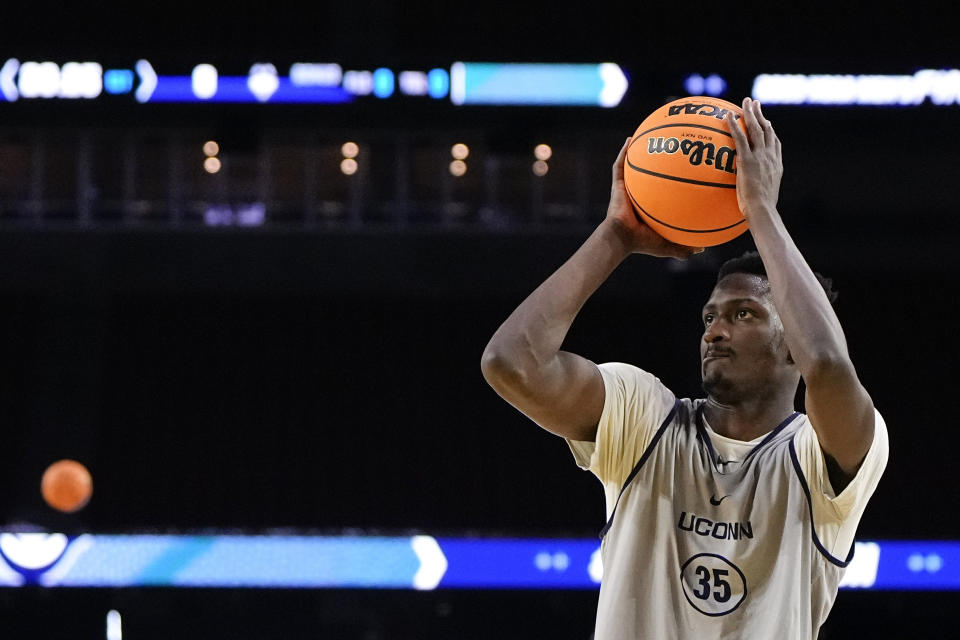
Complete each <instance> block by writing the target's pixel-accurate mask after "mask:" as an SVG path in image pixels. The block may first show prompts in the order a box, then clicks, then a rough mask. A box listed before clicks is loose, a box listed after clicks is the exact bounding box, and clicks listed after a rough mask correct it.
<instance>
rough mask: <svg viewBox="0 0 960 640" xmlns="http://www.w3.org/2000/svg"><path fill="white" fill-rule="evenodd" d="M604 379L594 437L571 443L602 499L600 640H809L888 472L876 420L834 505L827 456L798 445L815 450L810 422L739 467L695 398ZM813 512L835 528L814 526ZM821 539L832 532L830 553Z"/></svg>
mask: <svg viewBox="0 0 960 640" xmlns="http://www.w3.org/2000/svg"><path fill="white" fill-rule="evenodd" d="M601 372H602V373H603V376H604V383H605V386H606V389H607V401H606V402H605V406H604V415H603V417H602V419H601V424H600V428H599V429H598V434H597V441H596V443H595V444H594V443H581V442H571V443H570V444H571V447H572V449H573V451H574V454H575V456H576V458H577V460H578V463H580V464H581V466H584V467H586V468H590V469H591V470H592V471H593V472H594V473H595V474H597V475H598V477H600V479H601V481H603V482H604V484H605V487H606V488H607V493H608V515H609V520H608V522H607V526H606V527H605V528H604V531H603V533H602V537H603V542H602V545H601V556H602V560H603V568H604V575H603V581H602V584H601V588H600V601H599V605H598V610H597V626H596V634H595V639H596V640H637V639H640V638H651V639H653V638H655V639H657V640H667V639H671V638H678V639H679V638H711V639H714V638H716V639H721V638H722V639H727V638H729V639H734V638H736V639H737V640H742V639H749V638H757V639H768V638H778V639H793V638H797V639H801V638H802V639H804V640H809V639H811V638H816V637H817V634H818V631H819V628H820V626H821V625H822V624H823V622H824V620H825V619H826V617H827V614H828V612H829V611H830V608H831V606H832V605H833V602H834V599H835V598H836V595H837V587H838V585H839V583H840V579H841V578H842V576H843V571H844V568H845V567H846V566H847V564H848V563H849V562H850V559H851V558H852V555H853V540H852V532H853V531H854V530H855V529H856V523H857V521H858V520H859V517H860V515H861V514H862V511H863V506H864V505H865V503H866V500H867V499H868V498H869V496H870V495H871V494H872V492H873V489H874V488H875V487H876V483H877V480H878V479H879V476H880V474H881V473H882V471H883V468H884V466H885V463H886V457H887V437H886V427H885V425H884V423H883V420H882V418H881V417H880V415H879V413H878V414H877V421H876V429H875V436H874V444H873V445H872V446H871V450H870V453H868V455H867V460H865V461H864V464H863V465H862V466H861V469H860V470H859V471H858V474H857V477H856V478H854V480H853V481H852V482H851V483H850V485H849V486H848V487H847V488H845V489H844V491H843V492H842V493H841V494H840V496H833V494H832V489H830V488H829V480H827V479H826V473H825V471H824V470H823V463H822V454H819V452H815V454H818V455H811V453H810V451H809V450H807V449H809V447H810V446H811V445H810V443H811V442H812V443H813V446H818V445H816V438H815V435H814V434H813V430H812V427H811V425H810V423H809V421H808V420H807V417H806V416H805V415H803V414H800V413H794V414H793V415H791V416H789V417H788V418H787V419H786V420H784V421H783V422H782V423H781V424H780V425H778V426H775V428H773V429H772V430H771V431H770V432H769V433H768V434H767V435H766V436H765V437H764V438H762V439H761V440H760V441H759V442H757V443H756V444H755V445H754V446H753V447H752V448H750V449H749V450H748V451H747V452H746V453H745V454H744V455H743V456H742V457H741V458H740V459H739V460H733V461H731V460H726V461H721V456H720V455H718V453H717V451H716V449H715V448H714V445H713V443H712V441H711V437H710V432H709V430H708V428H707V427H706V425H705V424H704V422H703V419H702V416H701V415H700V413H701V409H702V406H703V402H704V401H703V400H689V399H675V398H674V397H673V394H672V393H670V392H669V390H667V389H666V388H665V387H663V385H662V384H660V382H659V380H657V379H656V378H654V377H653V376H651V375H650V374H647V373H646V372H642V371H641V370H639V369H636V368H635V367H629V365H622V364H617V365H601ZM644 425H646V426H644ZM798 443H801V444H800V447H801V449H803V451H802V453H801V452H800V451H798ZM801 459H804V460H803V462H801ZM810 469H815V470H816V471H817V472H816V473H811V472H810V471H809V470H810ZM808 476H809V477H813V478H814V482H815V483H816V484H814V486H813V488H811V483H810V482H808V479H807V478H808ZM614 487H617V489H616V491H611V489H613V488H614ZM811 492H813V493H811ZM850 496H853V497H852V498H851V497H850ZM815 507H816V513H819V514H822V515H821V519H822V520H831V522H824V523H823V525H822V526H817V525H816V524H815V519H814V518H815ZM834 521H835V522H834ZM851 524H852V528H851V526H850V525H851ZM818 531H820V532H826V533H824V535H830V536H831V539H830V540H828V541H827V544H826V545H825V544H824V542H823V541H822V540H821V535H818ZM844 532H849V536H850V537H849V540H843V542H844V543H845V549H844V551H843V553H842V555H840V556H836V555H834V549H835V547H836V543H837V538H838V535H839V536H840V537H841V538H843V536H844Z"/></svg>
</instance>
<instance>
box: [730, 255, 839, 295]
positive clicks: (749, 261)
mask: <svg viewBox="0 0 960 640" xmlns="http://www.w3.org/2000/svg"><path fill="white" fill-rule="evenodd" d="M731 273H751V274H753V275H757V276H762V277H763V278H766V277H767V268H766V267H765V266H763V260H761V259H760V254H759V253H757V252H756V251H747V252H746V253H744V254H743V255H742V256H740V257H739V258H730V259H729V260H727V261H726V262H724V263H723V264H722V265H720V271H719V272H717V282H720V281H721V280H723V279H724V278H726V277H727V276H728V275H730V274H731ZM813 275H814V276H816V278H817V281H818V282H819V283H820V286H821V287H823V292H824V293H826V294H827V299H828V300H829V301H830V304H831V305H832V304H834V303H835V302H836V300H837V295H838V292H837V291H835V290H834V288H833V280H832V279H831V278H826V277H824V276H823V275H822V274H820V273H819V272H817V271H814V272H813Z"/></svg>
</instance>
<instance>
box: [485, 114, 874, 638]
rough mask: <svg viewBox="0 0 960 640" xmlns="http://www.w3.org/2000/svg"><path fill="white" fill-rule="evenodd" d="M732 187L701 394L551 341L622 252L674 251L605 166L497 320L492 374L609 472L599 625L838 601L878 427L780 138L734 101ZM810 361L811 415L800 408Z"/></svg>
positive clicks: (780, 617) (751, 623)
mask: <svg viewBox="0 0 960 640" xmlns="http://www.w3.org/2000/svg"><path fill="white" fill-rule="evenodd" d="M743 114H744V115H743V117H744V122H745V124H746V130H747V135H744V133H743V132H742V131H740V129H739V127H737V126H735V125H734V122H733V120H732V118H731V117H730V116H729V115H728V116H727V125H728V127H729V128H730V130H731V131H732V133H733V137H734V140H735V142H736V148H737V164H738V173H737V198H738V202H739V206H740V209H741V211H742V212H743V215H744V217H745V218H746V219H747V222H748V224H749V227H750V233H751V234H752V236H753V239H754V242H755V244H756V247H757V250H758V253H759V255H757V254H753V255H752V256H751V255H747V256H744V257H743V258H738V259H736V260H732V261H729V262H727V263H726V264H725V265H724V266H723V267H722V268H721V270H720V274H719V277H718V279H717V283H716V286H715V287H714V289H713V291H712V293H711V294H710V297H709V299H708V300H707V302H706V304H705V305H704V307H703V317H702V319H703V327H704V328H703V338H702V340H701V341H700V355H701V374H702V379H703V389H704V391H705V393H706V398H705V399H696V400H690V399H678V398H676V396H674V394H673V392H671V391H670V390H669V389H667V388H666V387H665V386H664V385H663V384H662V383H661V382H660V381H659V380H658V379H657V378H656V377H654V375H652V374H650V373H647V372H645V371H643V370H641V369H638V368H637V367H634V366H631V365H627V364H622V363H607V364H602V365H599V366H598V365H595V364H594V363H592V362H591V361H589V360H587V359H585V358H582V357H580V356H578V355H575V354H572V353H569V352H566V351H562V350H561V349H560V347H561V344H562V342H563V340H564V337H565V335H566V333H567V331H568V330H569V328H570V326H571V324H572V323H573V320H574V318H575V317H576V315H577V313H578V312H579V310H580V308H581V307H582V306H583V304H584V303H585V302H586V301H587V299H588V298H589V297H590V296H591V295H592V294H593V293H594V292H595V291H596V290H597V288H598V287H599V286H600V285H601V284H602V283H603V282H604V281H605V280H606V279H607V277H608V276H609V275H610V274H611V273H612V272H613V270H614V269H615V268H616V267H617V266H618V265H619V264H620V263H621V262H622V261H623V260H624V259H625V258H626V257H627V256H629V255H630V254H631V253H645V254H648V255H652V256H660V257H674V258H681V259H682V258H686V257H688V256H689V255H690V254H691V253H693V252H695V251H696V250H695V249H692V248H690V247H683V246H680V245H675V244H672V243H670V242H668V241H666V240H664V239H663V238H661V237H660V236H658V235H656V234H655V233H653V232H652V231H651V230H650V229H649V228H648V227H646V226H645V225H643V223H641V222H639V221H638V219H637V218H636V216H635V215H634V213H633V210H632V206H631V204H630V202H629V200H628V198H627V195H626V191H625V189H624V183H623V164H624V156H625V153H626V145H624V147H623V148H622V149H621V150H620V154H619V156H618V157H617V160H616V162H615V164H614V168H613V187H612V192H611V198H610V205H609V209H608V212H607V216H606V218H605V220H604V221H603V222H602V223H601V224H600V225H599V226H598V227H597V229H596V230H595V231H594V232H593V234H592V235H591V236H590V237H589V238H588V239H587V240H586V241H585V242H584V244H583V245H582V246H581V247H580V248H579V249H578V250H577V251H576V252H575V253H574V255H573V256H572V257H571V258H570V259H569V260H568V261H567V262H566V263H565V264H563V265H562V266H561V267H560V268H559V269H558V270H557V271H556V272H555V273H554V274H553V275H551V276H550V277H549V278H548V279H547V280H546V281H545V282H544V283H543V284H541V285H540V286H539V287H538V288H537V289H536V290H535V291H534V292H533V293H532V294H531V295H530V296H529V297H528V298H527V299H526V300H524V301H523V303H521V304H520V306H519V307H517V309H516V310H515V311H514V312H513V313H512V314H511V315H510V317H509V318H507V320H506V321H505V322H504V323H503V325H501V326H500V328H499V329H498V330H497V331H496V333H495V334H494V336H493V338H492V339H491V340H490V343H489V344H488V345H487V348H486V350H485V351H484V354H483V361H482V369H483V374H484V377H485V378H486V380H487V381H488V382H489V383H490V385H491V386H493V388H494V389H495V390H496V391H497V393H499V394H500V395H501V396H502V397H503V398H504V399H506V400H507V401H508V402H510V403H511V404H512V405H513V406H515V407H516V408H517V409H519V410H520V411H521V412H523V413H524V414H525V415H527V416H528V417H530V418H531V419H532V420H533V421H534V422H536V423H537V424H539V425H540V426H541V427H543V428H545V429H547V430H548V431H551V432H553V433H555V434H557V435H560V436H562V437H564V438H566V439H567V441H568V442H569V444H570V447H571V449H572V450H573V453H574V457H575V459H576V461H577V463H578V464H579V465H580V466H582V467H583V468H586V469H589V470H590V471H592V472H593V473H594V474H595V475H596V476H597V477H598V478H599V479H600V480H601V482H602V483H603V486H604V492H605V494H606V504H607V515H608V522H607V525H606V527H605V528H604V531H603V543H602V559H603V567H604V577H603V582H602V586H601V589H600V601H599V606H598V611H597V626H596V635H595V638H596V640H610V639H624V640H625V639H628V638H629V639H631V640H632V639H635V638H657V639H666V638H681V637H682V638H687V637H690V638H693V637H709V638H762V639H767V638H805V639H809V638H815V637H816V636H817V634H818V631H819V628H820V626H821V625H822V624H823V622H824V620H825V619H826V617H827V614H828V612H829V610H830V608H831V606H832V605H833V602H834V599H835V598H836V594H837V587H838V584H839V582H840V579H841V577H842V575H843V570H844V567H846V565H847V564H848V563H849V561H850V559H851V557H852V553H853V538H854V534H855V531H856V527H857V523H858V522H859V520H860V517H861V515H862V513H863V510H864V508H865V506H866V503H867V500H868V499H869V498H870V496H871V495H872V493H873V491H874V489H875V488H876V485H877V482H878V481H879V478H880V475H881V474H882V472H883V469H884V467H885V465H886V460H887V448H888V444H887V434H886V426H885V425H884V422H883V419H882V418H881V416H880V414H879V413H878V412H877V411H876V410H875V408H874V406H873V402H872V401H871V398H870V396H869V395H868V393H867V391H866V390H865V389H864V387H863V386H862V385H861V383H860V381H859V379H858V378H857V374H856V371H855V369H854V366H853V363H852V362H851V360H850V356H849V353H848V351H847V346H846V340H845V338H844V335H843V331H842V329H841V327H840V323H839V320H838V319H837V316H836V314H835V313H834V311H833V309H832V307H831V301H830V296H831V295H834V294H832V292H830V291H829V286H828V287H827V288H826V289H825V287H824V285H825V284H827V285H828V283H827V282H822V281H821V279H820V278H819V277H818V276H817V275H816V274H814V273H813V272H812V271H811V270H810V268H809V267H808V266H807V264H806V262H805V261H804V258H803V256H802V255H801V254H800V251H799V250H798V249H797V247H796V246H795V244H794V243H793V241H792V239H791V238H790V235H789V234H788V233H787V230H786V228H785V227H784V224H783V222H782V220H781V218H780V215H779V213H778V212H777V209H776V205H777V199H778V192H779V188H780V177H781V175H782V172H783V171H782V163H781V153H780V140H779V139H778V138H777V136H776V134H775V133H774V131H773V128H772V126H771V124H770V122H769V121H768V120H767V119H766V118H765V117H764V115H763V114H762V112H761V110H760V105H759V103H757V102H755V101H753V100H751V99H749V98H747V99H745V100H744V102H743ZM801 377H802V378H803V381H804V383H805V385H806V402H805V408H806V411H807V414H806V415H804V414H801V413H796V412H795V411H794V398H795V394H796V391H797V388H798V385H799V381H800V379H801Z"/></svg>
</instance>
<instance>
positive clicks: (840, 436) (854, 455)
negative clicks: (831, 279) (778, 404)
mask: <svg viewBox="0 0 960 640" xmlns="http://www.w3.org/2000/svg"><path fill="white" fill-rule="evenodd" d="M743 113H744V116H743V117H744V123H745V125H746V129H747V133H748V135H749V140H747V138H746V136H744V134H743V132H742V131H741V130H740V129H739V127H737V126H736V125H735V124H734V122H733V120H732V118H729V117H728V124H729V125H730V127H731V130H732V132H733V137H734V139H735V142H736V144H737V165H738V172H737V173H738V175H737V198H738V200H739V203H740V208H741V210H742V211H743V214H744V217H746V219H747V222H748V224H749V225H750V232H751V234H752V235H753V239H754V242H755V243H756V245H757V250H758V251H759V253H760V257H761V258H762V259H763V264H764V267H765V268H766V270H767V276H768V279H769V280H770V287H771V290H772V293H773V299H774V304H775V305H776V308H777V312H778V313H779V314H780V318H781V320H782V321H783V328H784V333H785V336H786V340H787V346H788V347H789V348H790V354H791V356H792V357H793V360H794V362H796V364H797V367H799V369H800V374H801V375H802V376H803V380H804V383H805V384H806V388H807V392H806V410H807V414H808V415H809V417H810V423H811V425H812V426H813V428H814V430H815V431H816V433H817V438H818V439H819V441H820V446H821V448H822V449H823V452H824V453H825V454H826V457H827V460H828V463H829V464H828V468H831V467H832V468H833V469H831V474H830V475H831V481H832V482H833V484H834V489H835V490H836V491H838V492H839V491H841V490H842V488H843V486H846V484H847V482H849V480H850V479H851V478H852V477H853V475H854V474H855V473H856V472H857V469H858V468H859V467H860V463H861V462H863V458H864V456H865V455H866V454H867V451H868V450H869V449H870V445H871V443H872V442H873V429H874V408H873V402H872V400H871V399H870V396H869V394H868V393H867V391H866V389H864V387H863V385H862V384H861V383H860V380H859V379H858V378H857V372H856V370H855V369H854V367H853V362H852V361H851V360H850V354H849V352H848V350H847V342H846V339H845V338H844V335H843V329H842V328H841V326H840V320H839V319H838V318H837V315H836V314H835V313H834V311H833V308H832V307H831V305H830V301H829V300H828V299H827V296H826V294H825V293H824V291H823V287H821V286H820V283H819V282H818V281H817V279H816V277H815V276H814V274H813V272H812V271H811V270H810V267H809V266H807V263H806V261H805V260H804V258H803V256H802V255H801V253H800V250H799V249H797V246H796V245H795V244H794V242H793V240H792V239H791V237H790V234H789V233H787V230H786V227H785V226H784V224H783V220H781V218H780V214H779V213H778V212H777V209H776V204H777V196H778V192H779V189H780V176H781V175H782V173H783V165H782V162H781V154H780V140H779V139H778V138H777V135H776V133H774V131H773V127H772V126H771V124H770V121H769V120H767V119H766V118H765V117H764V116H763V114H762V113H761V111H760V104H759V103H758V102H756V101H754V100H751V99H749V98H747V99H745V100H744V102H743ZM837 467H838V468H839V469H837ZM836 471H839V472H841V473H839V474H838V473H836ZM838 485H840V486H838Z"/></svg>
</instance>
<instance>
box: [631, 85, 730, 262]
mask: <svg viewBox="0 0 960 640" xmlns="http://www.w3.org/2000/svg"><path fill="white" fill-rule="evenodd" d="M730 112H732V113H733V114H734V117H736V118H737V119H738V122H739V123H740V128H741V129H743V123H742V116H743V111H742V110H741V109H740V107H738V106H736V105H735V104H733V103H731V102H727V101H726V100H720V99H719V98H708V97H703V96H692V97H688V98H682V99H680V100H674V101H673V102H669V103H667V104H665V105H663V106H662V107H660V108H659V109H657V110H656V111H654V112H653V113H652V114H650V116H649V117H647V119H646V120H644V121H643V122H642V123H641V124H640V126H639V127H638V128H637V131H636V133H634V134H633V139H632V140H631V141H630V147H629V149H628V151H627V161H626V165H625V167H624V172H623V173H624V182H625V183H626V187H627V193H628V194H629V195H630V198H631V199H632V200H633V205H634V209H635V210H636V211H637V214H638V217H640V218H641V219H642V220H643V222H645V223H646V224H647V225H649V226H650V227H651V228H652V229H653V230H654V231H656V232H657V233H659V234H660V235H661V236H663V237H664V238H666V239H667V240H670V241H671V242H675V243H677V244H682V245H686V246H691V247H710V246H714V245H718V244H722V243H724V242H727V241H728V240H732V239H733V238H736V237H737V236H739V235H740V234H741V233H743V232H744V231H746V230H747V222H746V220H744V218H743V215H742V214H741V213H740V207H739V205H738V204H737V189H736V185H737V173H736V162H735V160H736V155H737V154H736V145H735V144H734V141H733V137H732V136H731V135H730V129H729V127H728V125H727V121H726V119H725V116H726V114H727V113H730Z"/></svg>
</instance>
